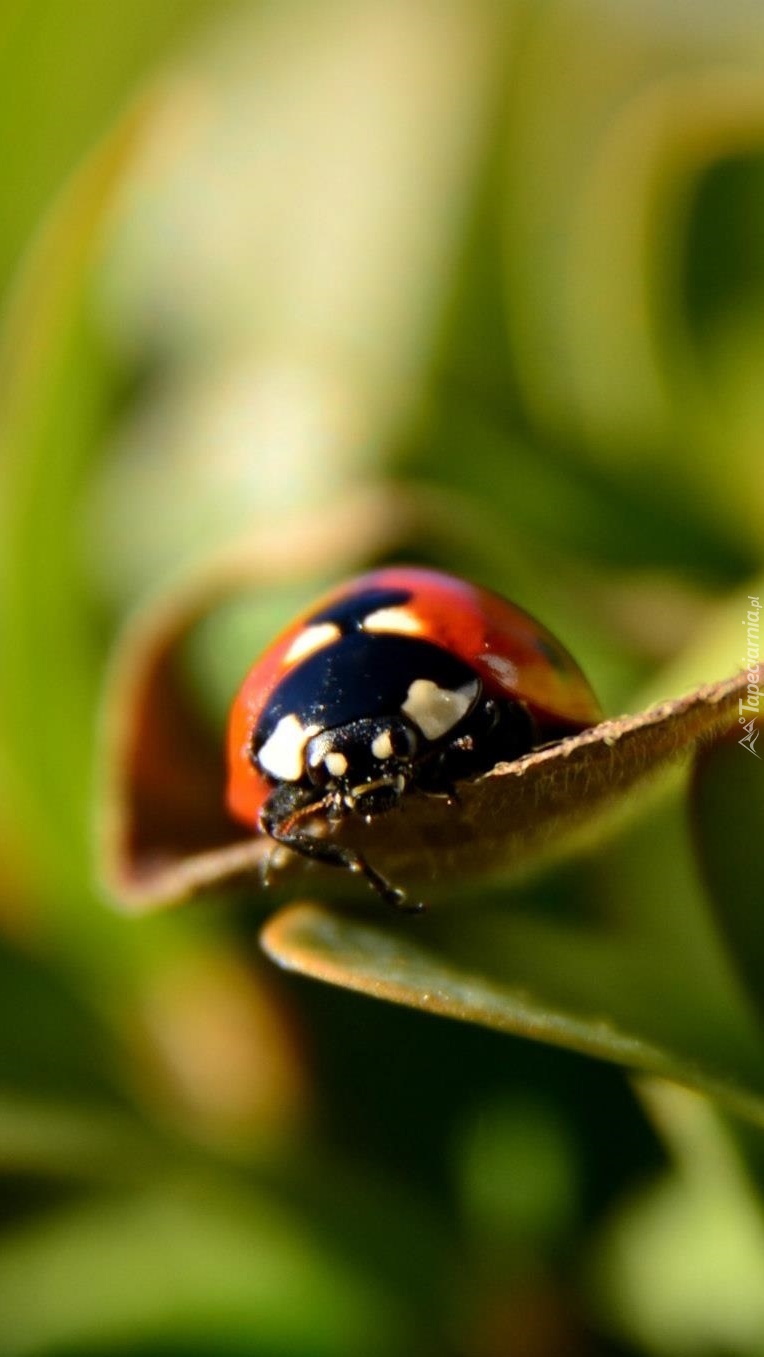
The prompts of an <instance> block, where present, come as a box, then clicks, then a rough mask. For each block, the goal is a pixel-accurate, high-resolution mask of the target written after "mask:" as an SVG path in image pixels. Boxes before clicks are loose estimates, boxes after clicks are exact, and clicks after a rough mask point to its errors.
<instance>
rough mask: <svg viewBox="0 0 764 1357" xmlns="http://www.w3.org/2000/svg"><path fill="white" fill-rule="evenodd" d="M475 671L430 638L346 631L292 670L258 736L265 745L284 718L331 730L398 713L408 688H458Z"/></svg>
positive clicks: (264, 715) (267, 709)
mask: <svg viewBox="0 0 764 1357" xmlns="http://www.w3.org/2000/svg"><path fill="white" fill-rule="evenodd" d="M476 677H477V676H476V674H475V671H474V670H473V669H471V668H470V666H469V665H467V664H465V663H464V661H463V660H460V659H459V658H458V657H457V656H455V655H451V654H450V652H449V651H447V650H441V648H440V647H439V646H436V645H433V644H432V643H431V642H430V641H424V640H422V639H421V638H419V637H415V636H399V635H398V634H397V633H385V634H384V635H378V634H375V633H371V634H370V633H368V632H364V631H351V632H347V633H346V634H345V635H344V636H340V637H339V638H338V639H337V640H336V641H332V642H331V643H330V644H329V645H327V646H322V648H321V649H320V650H317V651H315V652H314V653H313V654H312V655H308V656H307V657H306V658H305V659H304V660H303V661H301V662H300V663H299V664H296V665H295V666H294V668H293V669H290V670H289V671H288V673H286V674H285V675H284V677H283V679H282V680H281V682H280V683H279V684H278V685H277V687H276V689H275V690H274V692H273V694H272V695H271V698H270V700H269V701H268V702H267V703H266V705H265V707H264V709H263V712H262V715H261V717H260V720H259V722H258V725H257V730H256V731H255V735H254V739H253V745H252V748H253V753H254V754H257V751H258V750H259V749H261V748H262V746H263V744H264V743H265V741H266V740H267V739H268V738H269V736H270V735H271V734H272V733H273V731H274V730H275V729H276V726H277V725H278V723H279V721H280V720H281V718H282V717H283V716H290V715H292V714H294V715H296V716H297V717H298V718H299V720H300V723H301V725H303V726H313V725H315V726H318V727H319V729H321V730H332V729H333V728H334V727H335V726H345V725H349V724H350V723H351V722H352V721H360V720H362V719H364V718H369V717H384V716H388V717H394V716H399V715H400V712H401V708H402V706H403V704H404V702H405V701H406V697H407V695H408V691H409V688H410V687H411V685H412V683H414V682H415V681H416V680H417V679H431V680H432V682H433V683H436V684H437V685H438V687H439V688H445V689H448V690H449V691H452V692H453V691H456V689H457V688H461V687H463V685H464V684H465V683H474V682H475V679H476Z"/></svg>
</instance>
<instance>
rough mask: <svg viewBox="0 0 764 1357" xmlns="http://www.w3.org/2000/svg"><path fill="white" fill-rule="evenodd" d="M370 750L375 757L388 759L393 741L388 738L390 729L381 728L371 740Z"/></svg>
mask: <svg viewBox="0 0 764 1357" xmlns="http://www.w3.org/2000/svg"><path fill="white" fill-rule="evenodd" d="M371 752H372V754H373V755H374V757H375V759H389V758H391V757H392V753H393V742H392V740H391V739H390V731H389V730H383V731H382V732H381V733H380V734H379V735H377V736H376V737H375V739H373V740H372V742H371Z"/></svg>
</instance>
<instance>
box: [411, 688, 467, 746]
mask: <svg viewBox="0 0 764 1357" xmlns="http://www.w3.org/2000/svg"><path fill="white" fill-rule="evenodd" d="M479 687H480V683H479V680H478V679H471V680H470V682H469V683H465V684H464V685H463V686H462V687H461V688H457V689H456V690H455V691H452V690H451V689H449V688H439V687H438V685H437V683H433V681H432V679H415V680H414V682H413V683H412V685H411V687H410V688H409V690H408V694H407V696H406V701H405V702H404V704H403V711H404V712H405V713H406V715H407V716H409V717H410V718H411V720H412V721H413V722H414V724H415V725H417V726H419V729H420V730H421V732H422V734H423V735H424V736H425V738H426V739H427V740H438V739H440V737H441V735H445V734H446V733H447V731H449V730H451V729H452V727H453V726H455V725H456V723H457V722H458V721H461V719H462V717H463V716H465V715H466V714H467V712H468V711H469V709H470V707H471V706H472V704H473V702H474V701H475V698H476V697H477V694H478V690H479Z"/></svg>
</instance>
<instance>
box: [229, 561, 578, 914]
mask: <svg viewBox="0 0 764 1357" xmlns="http://www.w3.org/2000/svg"><path fill="white" fill-rule="evenodd" d="M599 720H601V712H600V708H599V706H598V703H597V700H596V698H595V696H594V694H593V692H592V690H591V688H590V687H589V684H588V683H587V681H586V679H585V678H584V675H583V674H582V672H581V670H580V669H579V667H578V665H577V664H576V663H575V661H574V660H573V659H572V658H571V656H570V655H569V654H568V652H567V651H566V650H565V649H564V647H563V646H562V645H560V643H559V641H557V640H555V638H554V637H553V636H552V635H551V633H550V632H549V631H547V630H546V628H545V627H543V626H542V625H541V623H539V622H536V621H534V619H533V618H532V617H530V616H529V614H528V613H526V612H523V610H522V609H521V608H518V607H517V606H516V605H515V604H513V603H509V602H508V601H507V600H505V599H503V598H501V597H500V596H499V595H498V594H494V593H491V592H490V591H489V590H487V589H481V588H478V587H477V586H476V585H473V584H469V583H467V582H466V581H465V580H461V579H456V578H454V577H452V576H450V575H444V574H440V573H439V572H438V571H435V570H426V569H420V568H418V567H407V566H393V567H390V568H386V569H380V570H375V571H372V572H371V573H370V574H367V575H361V576H360V577H358V578H357V579H352V580H350V581H349V582H348V583H346V584H343V585H340V587H339V588H337V589H335V590H334V591H333V592H332V593H330V594H328V595H326V596H325V597H324V598H323V599H321V600H320V601H319V602H318V603H317V604H315V606H314V607H312V608H310V609H309V610H308V612H307V613H305V614H304V615H303V616H302V617H300V618H299V619H298V620H297V621H295V622H294V623H293V624H292V625H291V626H290V627H287V629H286V631H284V632H282V634H281V636H279V637H278V639H277V640H276V641H274V643H273V644H272V645H271V646H270V648H269V649H268V650H266V652H265V654H264V655H262V656H261V658H260V659H259V660H258V661H257V662H256V664H255V665H254V666H253V667H252V669H250V671H249V673H248V674H247V676H246V678H245V679H244V682H243V684H242V686H241V688H240V690H239V693H238V696H237V697H236V699H235V701H234V704H233V707H232V710H231V716H230V722H229V731H228V766H229V780H228V806H229V809H230V811H231V813H232V814H233V815H234V817H235V818H236V819H238V820H241V821H243V822H244V823H245V824H247V825H249V826H250V827H253V828H258V829H259V830H261V831H262V832H263V833H265V834H267V835H269V836H270V837H271V838H272V839H273V840H275V841H276V842H277V843H279V844H284V845H286V847H288V848H290V849H293V850H294V851H295V852H297V853H301V854H303V855H304V856H305V857H307V858H313V859H315V860H318V861H319V862H323V863H330V864H333V865H335V866H338V867H345V868H347V869H349V870H350V871H353V872H360V873H362V874H363V875H364V877H365V878H366V880H367V881H368V882H369V883H370V885H371V886H372V887H373V888H374V889H375V890H376V891H377V892H378V893H379V894H380V895H381V896H382V898H383V899H384V900H385V901H387V902H388V903H389V904H392V905H396V906H400V905H403V904H404V902H405V896H404V893H403V892H402V891H400V890H399V889H398V888H397V887H395V886H393V885H392V884H391V883H390V882H389V881H387V880H386V879H385V878H384V877H383V876H381V875H380V873H379V872H377V871H376V870H375V869H374V867H372V866H371V864H370V863H368V862H367V861H366V860H365V859H364V858H363V857H362V856H361V855H360V854H359V853H357V852H355V851H354V850H353V849H351V848H346V847H344V846H342V845H341V844H339V843H337V842H333V841H332V838H331V832H330V831H331V827H332V826H333V825H334V824H336V823H337V822H338V821H339V820H341V819H343V818H344V817H346V816H348V815H359V816H362V817H364V818H365V819H367V820H370V819H371V818H372V817H374V816H378V815H383V814H385V813H386V812H387V811H389V810H391V809H392V807H393V806H396V805H398V803H399V802H400V801H401V800H402V798H404V797H406V796H407V795H408V794H409V793H410V792H413V791H418V792H422V793H427V794H432V795H439V796H446V797H448V798H450V799H451V800H454V799H456V800H458V797H457V796H456V793H455V790H454V786H455V784H456V783H458V782H460V781H462V780H463V779H465V778H471V777H475V776H476V775H478V774H480V773H485V772H487V771H488V770H489V769H490V768H492V767H493V766H494V765H495V764H497V763H499V762H501V761H504V760H512V759H516V758H518V757H519V756H520V755H521V754H526V753H527V752H528V751H529V750H532V749H536V748H537V747H538V746H539V745H543V744H547V743H549V742H552V741H556V740H560V739H564V738H565V737H566V736H568V735H573V734H576V733H577V732H579V731H581V730H584V729H586V728H587V727H588V726H592V725H595V724H596V723H597V722H598V721H599ZM415 908H419V906H416V907H415Z"/></svg>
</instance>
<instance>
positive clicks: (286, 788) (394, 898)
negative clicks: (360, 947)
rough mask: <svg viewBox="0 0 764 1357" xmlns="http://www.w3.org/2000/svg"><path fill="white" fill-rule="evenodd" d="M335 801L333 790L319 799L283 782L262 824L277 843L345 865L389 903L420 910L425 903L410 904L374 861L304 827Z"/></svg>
mask: <svg viewBox="0 0 764 1357" xmlns="http://www.w3.org/2000/svg"><path fill="white" fill-rule="evenodd" d="M335 804H336V803H335V798H334V796H333V795H332V794H329V795H327V796H323V797H321V798H320V799H319V800H318V801H316V800H314V799H313V793H312V789H310V788H306V787H298V786H296V785H295V784H294V783H289V782H283V783H281V784H280V786H278V787H275V788H274V790H273V791H272V792H271V794H270V796H269V797H268V799H267V801H266V802H265V805H264V806H263V808H262V810H261V811H260V819H259V823H260V828H261V829H262V831H263V833H265V834H268V835H269V837H270V838H272V839H274V840H275V842H276V843H280V844H283V845H284V847H285V848H291V849H292V851H293V852H294V853H300V854H301V855H302V857H305V858H310V859H312V860H313V861H314V862H323V863H326V864H327V865H328V866H330V867H343V868H344V869H345V870H346V871H348V872H356V873H360V874H361V875H362V876H364V877H365V878H366V880H367V881H368V883H369V885H370V886H371V888H372V890H374V891H376V893H377V895H379V896H380V897H381V899H382V900H384V902H385V904H386V905H389V906H391V907H392V908H393V909H399V910H403V911H405V912H406V913H408V914H418V913H419V912H420V911H421V910H422V909H423V906H422V905H421V904H414V905H412V904H409V903H408V902H407V900H406V894H405V892H404V891H402V890H400V889H399V888H398V887H397V886H394V885H393V884H392V882H390V881H388V880H387V877H384V876H382V874H381V872H378V871H377V870H376V869H375V868H374V867H372V866H371V863H369V862H367V861H366V859H365V858H364V857H362V856H361V854H360V853H358V852H356V851H355V849H353V848H346V847H344V845H342V844H339V843H331V842H330V841H327V840H326V839H321V838H319V837H318V836H317V835H315V834H310V833H308V832H307V831H306V830H305V829H303V828H301V825H302V823H303V821H305V820H307V819H310V817H311V816H313V815H315V814H317V813H318V812H319V811H322V810H329V809H331V808H332V807H333V806H334V805H335Z"/></svg>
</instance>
